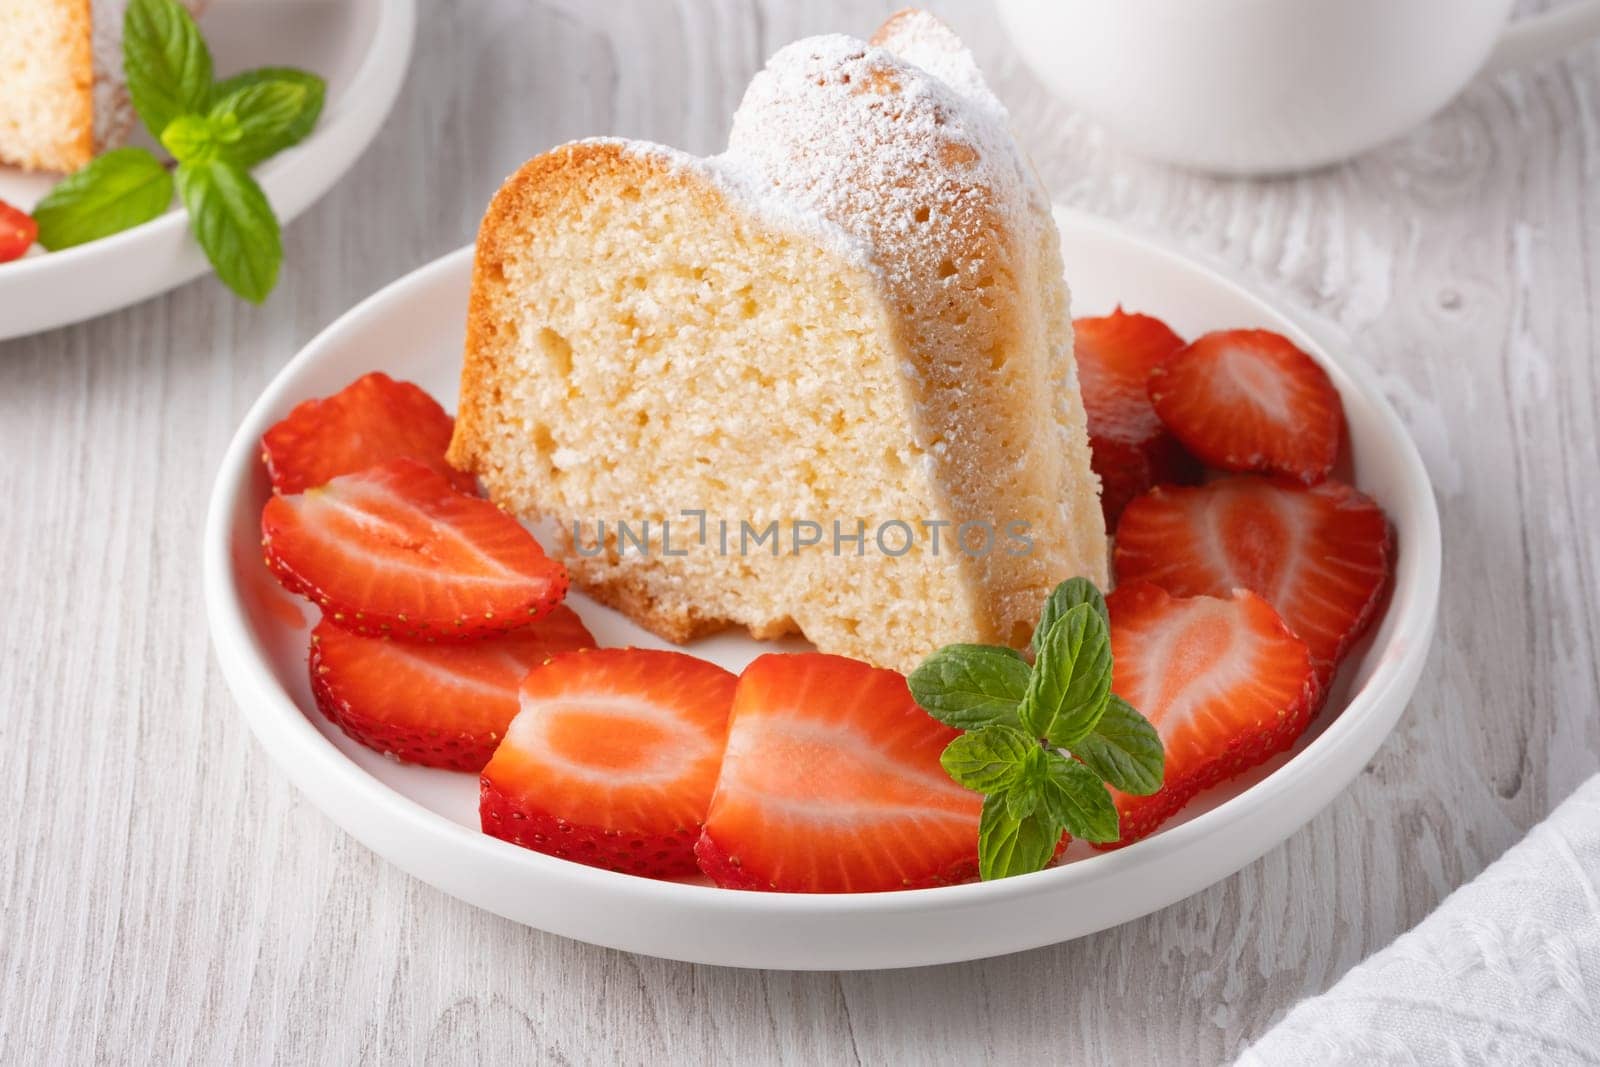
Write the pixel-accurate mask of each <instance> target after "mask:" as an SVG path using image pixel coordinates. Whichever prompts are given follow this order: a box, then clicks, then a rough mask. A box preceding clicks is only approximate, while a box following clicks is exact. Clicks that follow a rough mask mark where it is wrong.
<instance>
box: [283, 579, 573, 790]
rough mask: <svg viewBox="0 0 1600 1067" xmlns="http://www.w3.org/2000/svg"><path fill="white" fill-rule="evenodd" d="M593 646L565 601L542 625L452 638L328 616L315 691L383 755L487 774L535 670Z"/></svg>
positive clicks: (315, 656)
mask: <svg viewBox="0 0 1600 1067" xmlns="http://www.w3.org/2000/svg"><path fill="white" fill-rule="evenodd" d="M593 647H594V638H593V637H592V636H591V635H590V634H589V631H588V629H587V628H586V627H585V626H584V625H583V621H582V620H581V619H579V618H578V616H577V613H576V612H574V611H573V610H572V609H571V608H569V607H567V606H566V605H564V604H558V605H556V607H555V608H554V609H553V610H551V612H550V614H548V615H546V616H545V617H544V618H542V619H540V620H539V621H538V622H536V623H534V624H533V625H532V626H524V627H522V628H521V629H520V630H513V631H511V632H510V633H508V634H502V635H499V636H496V637H491V638H487V639H485V640H482V641H472V642H457V643H452V644H425V643H420V642H410V641H395V640H393V639H391V638H384V637H361V636H358V635H356V634H353V633H350V632H349V631H348V630H344V629H341V628H340V627H338V626H335V625H333V624H332V623H330V622H328V621H326V620H324V621H323V622H321V623H319V624H318V625H317V628H316V629H315V630H313V631H312V633H311V692H312V694H313V695H314V696H315V697H316V701H317V707H318V708H320V709H321V710H322V713H323V714H324V715H326V716H327V717H328V720H329V721H330V722H332V723H333V724H334V725H336V726H338V727H339V729H341V730H343V731H344V732H345V733H346V734H348V735H349V736H350V737H352V738H354V739H355V740H357V741H359V742H361V744H363V745H366V746H367V747H368V748H370V749H372V750H374V751H376V752H382V753H383V754H384V755H387V756H391V757H393V758H395V759H398V760H400V761H401V762H403V763H418V764H421V765H422V766H424V767H441V768H444V769H446V770H452V771H481V770H483V767H484V764H486V763H488V762H489V757H490V756H492V755H493V754H494V750H495V746H496V745H498V744H499V743H500V739H501V738H502V737H504V736H505V732H506V727H507V726H509V725H510V724H511V720H512V719H513V718H515V717H516V714H517V688H518V686H520V685H521V684H522V679H523V678H524V677H526V676H527V673H528V672H529V671H530V670H532V669H533V668H534V667H537V666H538V665H540V664H541V663H543V662H545V660H547V659H549V658H550V657H551V656H554V655H555V654H557V653H559V652H571V651H573V650H575V649H580V648H593Z"/></svg>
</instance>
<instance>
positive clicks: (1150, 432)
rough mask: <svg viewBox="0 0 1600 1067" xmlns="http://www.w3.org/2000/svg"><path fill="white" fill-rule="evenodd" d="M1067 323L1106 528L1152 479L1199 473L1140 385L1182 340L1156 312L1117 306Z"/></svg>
mask: <svg viewBox="0 0 1600 1067" xmlns="http://www.w3.org/2000/svg"><path fill="white" fill-rule="evenodd" d="M1072 330H1073V334H1074V335H1075V337H1076V342H1075V344H1076V351H1077V357H1078V387H1079V389H1081V390H1082V392H1083V408H1084V411H1085V412H1086V413H1087V414H1088V416H1089V450H1090V452H1091V453H1092V456H1093V465H1094V472H1095V473H1096V474H1098V475H1099V476H1100V509H1101V510H1102V511H1103V512H1104V513H1105V519H1106V526H1107V527H1108V528H1109V527H1113V526H1115V525H1116V524H1117V517H1118V516H1119V515H1121V514H1122V509H1123V508H1124V507H1126V506H1127V503H1128V501H1130V500H1132V499H1133V498H1134V497H1136V496H1138V495H1139V494H1140V493H1142V492H1144V491H1145V490H1146V489H1148V488H1150V487H1151V486H1152V485H1159V484H1161V483H1163V482H1180V483H1186V482H1193V481H1195V480H1196V479H1197V478H1198V476H1199V473H1200V470H1199V464H1197V463H1196V462H1195V461H1194V458H1193V457H1191V456H1190V455H1189V454H1188V453H1187V452H1185V451H1184V450H1183V446H1182V445H1180V444H1178V439H1177V438H1175V437H1173V436H1172V434H1170V433H1168V432H1167V428H1166V427H1165V426H1163V425H1162V424H1161V420H1160V419H1158V418H1156V412H1155V408H1153V407H1151V406H1150V395H1149V393H1148V392H1147V391H1146V388H1145V382H1146V381H1147V380H1148V379H1149V377H1150V372H1151V371H1152V370H1154V369H1155V368H1156V367H1158V366H1159V365H1160V364H1161V362H1162V361H1163V360H1165V359H1167V358H1168V357H1169V356H1171V355H1172V354H1173V353H1175V352H1177V351H1178V350H1179V349H1181V348H1182V347H1183V338H1181V337H1179V336H1178V335H1177V334H1175V333H1173V332H1172V331H1171V330H1169V329H1168V328H1167V324H1166V323H1164V322H1162V321H1161V320H1160V319H1157V318H1153V317H1151V316H1149V315H1138V314H1129V313H1128V312H1126V311H1123V310H1122V309H1121V308H1120V307H1119V308H1117V310H1116V311H1114V312H1112V313H1111V314H1110V315H1107V316H1105V317H1104V318H1095V319H1078V320H1077V321H1075V322H1074V323H1073V324H1072Z"/></svg>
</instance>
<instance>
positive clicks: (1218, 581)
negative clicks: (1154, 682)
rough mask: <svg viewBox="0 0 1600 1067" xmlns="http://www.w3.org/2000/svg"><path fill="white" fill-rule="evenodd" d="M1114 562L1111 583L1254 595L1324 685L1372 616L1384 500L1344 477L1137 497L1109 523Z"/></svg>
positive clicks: (1387, 543)
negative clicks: (1307, 656) (1302, 647)
mask: <svg viewBox="0 0 1600 1067" xmlns="http://www.w3.org/2000/svg"><path fill="white" fill-rule="evenodd" d="M1115 559H1116V572H1117V578H1118V580H1119V581H1148V582H1153V583H1155V584H1156V585H1159V586H1161V587H1162V588H1163V589H1165V590H1166V591H1167V592H1169V593H1171V594H1173V595H1174V596H1226V595H1227V594H1228V593H1229V592H1230V591H1232V590H1233V589H1235V588H1244V589H1249V590H1251V591H1252V592H1254V593H1257V594H1259V595H1260V596H1262V597H1263V598H1265V599H1266V600H1267V602H1268V603H1270V604H1271V605H1272V606H1273V607H1274V608H1275V609H1276V610H1277V612H1278V614H1279V615H1281V616H1283V621H1284V622H1285V623H1287V624H1288V625H1289V628H1290V629H1291V630H1293V631H1294V632H1295V634H1296V635H1297V636H1299V637H1300V639H1301V640H1303V641H1305V643H1306V645H1307V647H1308V648H1309V649H1310V650H1311V662H1312V664H1313V665H1314V666H1315V667H1316V670H1317V680H1318V683H1319V687H1320V689H1321V690H1322V692H1323V693H1324V694H1325V693H1326V690H1327V686H1328V684H1329V683H1330V682H1331V681H1332V680H1333V675H1334V672H1335V671H1336V670H1337V669H1338V667H1339V663H1340V662H1341V661H1342V660H1343V658H1344V656H1345V654H1346V653H1347V652H1348V651H1349V648H1350V645H1351V644H1352V643H1353V642H1354V641H1355V640H1356V639H1357V638H1359V637H1360V636H1361V634H1362V633H1363V632H1365V631H1366V629H1367V627H1368V626H1370V625H1371V623H1372V621H1373V619H1374V618H1375V617H1376V616H1377V614H1378V606H1379V604H1380V602H1381V601H1382V598H1383V592H1384V589H1385V587H1386V586H1387V585H1388V581H1389V574H1390V570H1391V568H1392V566H1393V562H1394V539H1393V537H1392V535H1391V534H1390V531H1389V522H1388V520H1387V519H1386V518H1385V517H1384V514H1383V511H1382V509H1380V508H1379V507H1378V505H1377V504H1375V503H1373V501H1372V500H1371V499H1370V498H1368V497H1366V496H1364V495H1363V494H1361V493H1359V492H1357V491H1356V490H1355V489H1352V488H1351V487H1350V486H1348V485H1344V484H1342V483H1339V482H1334V481H1326V482H1323V483H1322V484H1320V485H1317V486H1314V487H1312V488H1309V489H1308V488H1304V487H1302V486H1298V485H1295V484H1292V483H1286V482H1276V481H1268V480H1266V479H1264V478H1252V477H1240V478H1227V479H1223V480H1222V481H1217V482H1212V483H1211V484H1209V485H1204V486H1200V487H1198V488H1194V489H1179V488H1159V489H1155V490H1152V491H1151V492H1150V493H1148V494H1146V495H1145V496H1142V497H1140V498H1139V499H1138V500H1135V501H1134V502H1133V503H1132V504H1131V505H1129V507H1128V509H1127V511H1125V512H1124V513H1123V515H1122V522H1121V524H1119V525H1118V527H1117V541H1116V554H1115Z"/></svg>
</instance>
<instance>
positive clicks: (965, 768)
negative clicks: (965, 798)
mask: <svg viewBox="0 0 1600 1067" xmlns="http://www.w3.org/2000/svg"><path fill="white" fill-rule="evenodd" d="M1042 751H1043V749H1041V748H1040V747H1039V742H1038V741H1036V740H1035V739H1034V738H1031V737H1029V736H1028V735H1027V734H1025V733H1023V732H1022V731H1021V730H1018V729H1017V728H1016V727H1014V726H999V725H997V726H985V727H983V728H982V729H978V730H974V731H972V732H971V733H965V734H962V735H961V736H960V737H958V738H956V739H955V740H954V741H951V742H950V743H949V744H948V745H946V746H945V750H944V753H943V754H942V755H940V757H939V763H940V765H942V766H943V767H944V769H945V770H946V771H947V772H948V773H949V775H950V777H952V778H954V779H955V780H956V781H957V782H960V783H961V784H962V785H964V786H966V787H967V788H968V789H971V790H974V791H975V792H979V793H997V792H999V791H1001V790H1002V789H1004V788H1006V786H1008V785H1010V784H1011V783H1012V782H1014V781H1016V780H1017V778H1018V777H1019V776H1021V774H1022V772H1023V769H1024V768H1026V767H1027V766H1028V758H1029V756H1030V754H1032V753H1034V752H1042Z"/></svg>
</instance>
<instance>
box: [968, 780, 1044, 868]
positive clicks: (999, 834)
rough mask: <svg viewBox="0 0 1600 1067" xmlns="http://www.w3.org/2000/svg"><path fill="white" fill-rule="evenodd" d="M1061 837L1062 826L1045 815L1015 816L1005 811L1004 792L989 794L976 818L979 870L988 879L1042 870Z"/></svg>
mask: <svg viewBox="0 0 1600 1067" xmlns="http://www.w3.org/2000/svg"><path fill="white" fill-rule="evenodd" d="M1060 840H1061V827H1060V826H1058V825H1056V824H1055V823H1053V822H1052V821H1051V819H1050V817H1049V816H1048V815H1045V814H1043V813H1038V812H1036V813H1034V814H1032V815H1028V816H1025V817H1023V818H1016V817H1013V816H1012V815H1010V814H1009V813H1008V812H1007V811H1006V801H1005V797H1004V795H1003V794H997V795H993V796H990V797H988V798H987V799H985V800H984V802H983V814H982V815H981V816H980V817H979V820H978V874H979V876H980V877H982V878H983V879H984V881H989V880H990V879H993V878H1009V877H1011V876H1012V875H1014V874H1027V873H1029V872H1030V871H1039V870H1043V869H1044V866H1045V864H1047V863H1049V862H1050V859H1051V857H1053V856H1054V855H1055V851H1056V844H1057V843H1058V842H1059V841H1060Z"/></svg>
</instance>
